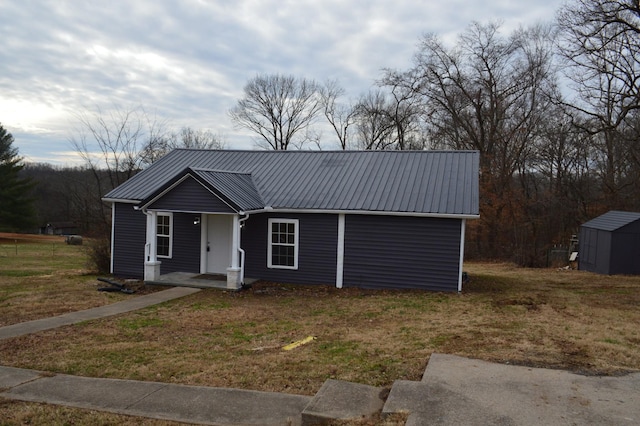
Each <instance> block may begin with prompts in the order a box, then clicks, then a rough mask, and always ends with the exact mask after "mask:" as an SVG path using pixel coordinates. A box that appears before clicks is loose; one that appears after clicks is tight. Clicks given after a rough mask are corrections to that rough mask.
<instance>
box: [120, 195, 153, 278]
mask: <svg viewBox="0 0 640 426" xmlns="http://www.w3.org/2000/svg"><path fill="white" fill-rule="evenodd" d="M113 208H114V209H115V216H114V232H113V236H112V238H113V274H114V275H115V276H118V277H125V278H142V277H143V275H144V245H145V243H146V226H147V218H146V216H145V215H144V214H143V213H142V212H140V211H138V210H134V208H133V205H132V204H124V203H114V204H113Z"/></svg>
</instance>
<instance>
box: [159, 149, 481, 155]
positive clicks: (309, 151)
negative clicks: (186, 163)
mask: <svg viewBox="0 0 640 426" xmlns="http://www.w3.org/2000/svg"><path fill="white" fill-rule="evenodd" d="M174 151H198V152H202V151H207V152H254V153H261V154H269V155H275V154H296V153H298V154H314V153H317V154H335V153H347V154H351V153H360V154H376V155H379V154H408V153H413V154H415V153H425V154H426V153H436V154H437V153H450V152H458V153H476V152H480V151H479V150H477V149H398V150H391V149H390V150H374V149H367V150H362V149H330V150H317V149H291V150H288V149H287V150H256V149H202V148H175V149H174V150H173V151H171V152H174Z"/></svg>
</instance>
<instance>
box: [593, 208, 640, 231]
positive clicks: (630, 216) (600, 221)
mask: <svg viewBox="0 0 640 426" xmlns="http://www.w3.org/2000/svg"><path fill="white" fill-rule="evenodd" d="M636 220H640V213H634V212H623V211H618V210H611V211H609V212H607V213H605V214H603V215H600V216H598V217H596V218H595V219H591V220H590V221H588V222H585V223H583V224H582V226H584V227H585V228H593V229H600V230H603V231H615V230H617V229H620V228H622V227H623V226H627V225H629V224H630V223H633V222H635V221H636Z"/></svg>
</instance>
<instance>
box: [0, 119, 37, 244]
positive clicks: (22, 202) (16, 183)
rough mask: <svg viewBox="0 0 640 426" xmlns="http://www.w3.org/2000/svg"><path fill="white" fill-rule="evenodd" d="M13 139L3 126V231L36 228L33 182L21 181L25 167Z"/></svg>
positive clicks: (0, 208)
mask: <svg viewBox="0 0 640 426" xmlns="http://www.w3.org/2000/svg"><path fill="white" fill-rule="evenodd" d="M12 144H13V136H12V135H11V133H9V132H7V131H6V130H5V128H4V127H2V124H1V123H0V231H9V232H11V231H22V230H27V229H28V228H30V227H32V226H33V225H34V212H33V205H32V203H33V200H32V199H31V198H30V192H31V189H32V188H33V183H32V182H31V181H30V180H29V179H23V178H20V170H22V168H23V167H24V164H22V158H20V157H19V156H18V149H17V148H15V147H13V146H11V145H12Z"/></svg>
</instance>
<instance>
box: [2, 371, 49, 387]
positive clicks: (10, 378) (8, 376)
mask: <svg viewBox="0 0 640 426" xmlns="http://www.w3.org/2000/svg"><path fill="white" fill-rule="evenodd" d="M40 377H42V375H41V373H39V372H38V371H33V370H25V369H22V368H13V367H2V366H0V390H4V389H9V388H12V387H14V386H18V385H21V384H23V383H27V382H30V381H32V380H35V379H38V378H40Z"/></svg>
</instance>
